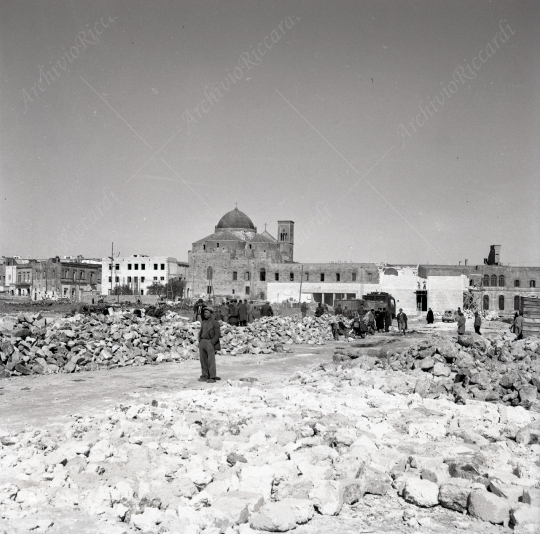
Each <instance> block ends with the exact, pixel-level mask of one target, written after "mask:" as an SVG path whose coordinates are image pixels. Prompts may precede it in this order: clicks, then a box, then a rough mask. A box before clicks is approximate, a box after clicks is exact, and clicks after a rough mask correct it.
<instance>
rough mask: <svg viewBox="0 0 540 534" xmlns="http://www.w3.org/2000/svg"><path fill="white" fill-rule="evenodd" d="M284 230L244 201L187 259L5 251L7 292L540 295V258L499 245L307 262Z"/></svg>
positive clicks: (416, 303) (405, 299) (323, 297)
mask: <svg viewBox="0 0 540 534" xmlns="http://www.w3.org/2000/svg"><path fill="white" fill-rule="evenodd" d="M276 236H277V237H274V236H273V235H272V234H271V233H270V232H269V231H268V230H267V229H266V225H265V229H264V231H262V232H261V233H259V232H258V230H257V228H256V226H255V225H254V224H253V221H252V220H251V219H250V218H249V217H248V216H247V215H246V214H245V213H243V212H242V211H240V210H239V209H238V208H235V209H234V210H232V211H230V212H228V213H226V214H225V215H224V216H223V217H222V218H221V219H220V220H219V221H218V223H217V225H216V226H215V227H214V231H213V233H211V234H210V235H208V236H206V237H203V238H202V239H199V240H198V241H195V242H194V243H193V244H192V249H191V250H190V251H188V262H181V261H178V260H177V259H176V258H174V257H170V256H147V255H144V254H134V255H132V256H123V257H119V256H118V257H115V256H107V257H104V258H102V259H97V260H96V259H85V258H83V257H82V256H77V257H63V258H60V257H58V256H57V257H55V258H50V259H46V260H36V259H23V258H20V257H18V256H13V257H2V258H1V260H0V292H2V293H3V294H4V295H6V294H7V295H8V296H12V297H25V298H30V299H32V300H42V299H53V300H54V299H58V298H69V299H72V300H77V301H82V300H85V301H95V300H96V298H98V297H100V296H105V295H111V294H113V295H114V294H118V293H119V291H120V290H122V291H126V289H127V293H128V294H130V295H139V296H141V297H143V296H146V295H148V294H149V292H150V291H151V289H150V288H151V287H152V286H155V285H161V286H167V285H168V284H169V283H170V282H171V281H173V280H175V279H177V280H182V281H183V282H184V284H185V292H184V296H185V297H190V298H199V297H205V298H206V297H209V296H210V297H213V298H220V297H222V298H226V297H230V298H237V299H249V300H254V301H260V300H268V301H270V302H273V303H274V302H284V301H288V302H323V303H325V304H328V305H330V306H332V305H333V304H334V302H335V301H336V300H343V299H357V298H362V297H363V296H364V295H368V294H372V293H388V294H390V295H391V296H392V297H393V298H394V299H395V304H396V307H397V308H403V310H405V312H406V313H409V314H410V313H413V314H414V313H422V312H426V311H427V310H428V308H431V309H432V310H433V311H436V312H437V311H439V312H442V311H445V310H456V309H457V308H458V307H461V308H463V306H464V298H465V297H466V296H469V297H470V296H472V297H473V298H475V299H476V300H477V301H478V302H479V303H480V307H481V309H483V310H484V311H494V312H496V313H498V314H500V315H511V314H513V313H514V311H515V310H517V309H519V306H520V298H521V297H539V296H540V289H539V288H538V287H537V285H538V283H540V267H519V266H513V265H512V266H511V265H506V264H504V263H502V262H501V258H500V246H499V245H492V246H491V249H490V252H489V255H488V257H487V258H486V259H485V260H484V262H483V263H482V264H480V265H469V264H468V262H467V260H464V262H463V264H461V263H460V264H459V265H429V264H414V265H405V264H399V265H396V264H393V265H390V264H386V263H355V262H328V263H299V262H296V261H294V236H295V227H294V222H293V221H291V220H279V221H277V234H276Z"/></svg>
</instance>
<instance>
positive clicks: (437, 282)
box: [427, 275, 468, 312]
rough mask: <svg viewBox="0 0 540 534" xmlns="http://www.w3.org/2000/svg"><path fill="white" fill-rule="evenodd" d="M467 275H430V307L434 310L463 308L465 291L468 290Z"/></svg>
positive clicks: (428, 284)
mask: <svg viewBox="0 0 540 534" xmlns="http://www.w3.org/2000/svg"><path fill="white" fill-rule="evenodd" d="M467 286H468V279H467V276H465V275H461V276H428V278H427V288H428V307H430V308H431V309H432V310H433V311H434V312H444V311H445V310H453V311H455V310H457V309H458V308H461V309H463V292H464V291H466V290H467Z"/></svg>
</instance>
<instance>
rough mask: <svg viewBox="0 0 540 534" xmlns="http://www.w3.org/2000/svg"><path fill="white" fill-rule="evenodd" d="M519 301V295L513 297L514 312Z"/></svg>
mask: <svg viewBox="0 0 540 534" xmlns="http://www.w3.org/2000/svg"><path fill="white" fill-rule="evenodd" d="M519 301H520V298H519V295H516V296H515V297H514V311H518V310H519Z"/></svg>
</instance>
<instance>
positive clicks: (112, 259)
mask: <svg viewBox="0 0 540 534" xmlns="http://www.w3.org/2000/svg"><path fill="white" fill-rule="evenodd" d="M109 258H110V259H111V268H110V269H109V270H110V272H111V295H112V294H113V280H114V243H111V255H110V256H109Z"/></svg>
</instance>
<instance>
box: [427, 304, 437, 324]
mask: <svg viewBox="0 0 540 534" xmlns="http://www.w3.org/2000/svg"><path fill="white" fill-rule="evenodd" d="M426 321H427V324H433V323H434V322H435V316H434V315H433V311H432V310H431V308H429V310H428V312H427V315H426Z"/></svg>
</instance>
